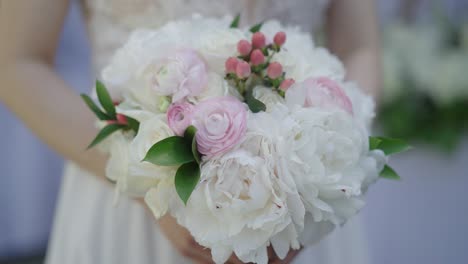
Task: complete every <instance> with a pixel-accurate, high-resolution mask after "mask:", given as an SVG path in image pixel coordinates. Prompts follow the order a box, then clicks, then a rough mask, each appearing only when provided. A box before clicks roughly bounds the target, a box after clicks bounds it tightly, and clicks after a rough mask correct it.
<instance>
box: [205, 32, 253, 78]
mask: <svg viewBox="0 0 468 264" xmlns="http://www.w3.org/2000/svg"><path fill="white" fill-rule="evenodd" d="M245 38H246V35H245V33H244V32H243V31H241V30H239V29H232V28H231V29H229V28H226V29H217V30H216V29H214V30H212V31H211V32H206V33H205V34H204V35H203V38H202V39H201V40H200V41H201V47H200V52H201V54H202V55H203V57H204V59H205V61H206V62H207V63H208V66H209V69H210V70H211V71H214V72H216V73H218V74H221V75H223V74H224V63H225V61H226V59H227V58H229V57H231V56H235V55H236V52H237V42H239V40H241V39H245Z"/></svg>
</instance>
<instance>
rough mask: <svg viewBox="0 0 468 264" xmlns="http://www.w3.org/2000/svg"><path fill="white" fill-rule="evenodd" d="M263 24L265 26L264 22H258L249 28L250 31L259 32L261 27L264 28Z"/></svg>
mask: <svg viewBox="0 0 468 264" xmlns="http://www.w3.org/2000/svg"><path fill="white" fill-rule="evenodd" d="M262 26H263V22H261V23H258V24H255V25H254V26H252V27H251V28H250V29H249V30H250V32H252V33H256V32H259V31H260V29H262Z"/></svg>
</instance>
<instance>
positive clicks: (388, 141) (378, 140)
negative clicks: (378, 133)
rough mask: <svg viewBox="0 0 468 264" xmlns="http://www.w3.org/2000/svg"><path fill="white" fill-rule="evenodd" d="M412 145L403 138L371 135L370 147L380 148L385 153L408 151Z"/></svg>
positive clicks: (371, 148)
mask: <svg viewBox="0 0 468 264" xmlns="http://www.w3.org/2000/svg"><path fill="white" fill-rule="evenodd" d="M410 148H411V147H410V146H409V145H408V144H407V143H406V142H405V141H403V140H401V139H396V138H385V137H369V149H370V150H373V149H380V150H382V151H383V152H384V153H385V155H392V154H396V153H400V152H404V151H407V150H408V149H410Z"/></svg>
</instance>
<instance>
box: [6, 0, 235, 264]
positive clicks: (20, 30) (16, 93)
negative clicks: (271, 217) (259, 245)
mask: <svg viewBox="0 0 468 264" xmlns="http://www.w3.org/2000/svg"><path fill="white" fill-rule="evenodd" d="M67 8H68V1H65V0H42V1H39V0H34V1H30V0H15V1H13V0H0V40H1V41H0V101H1V102H2V103H4V104H5V105H6V106H7V107H8V108H9V109H10V110H12V111H13V112H14V113H15V114H16V115H17V116H18V117H19V118H20V119H21V120H22V121H23V122H24V123H25V124H26V125H27V126H28V127H29V128H30V129H31V130H32V131H33V132H34V133H35V134H36V135H37V136H39V137H40V138H41V139H42V140H43V141H45V142H46V143H47V144H48V145H49V146H51V147H52V148H53V149H54V150H56V151H57V152H58V153H60V154H61V155H63V156H64V157H65V158H67V159H69V160H72V161H73V162H75V163H77V164H78V165H79V166H80V167H82V168H84V169H87V170H88V171H90V172H92V173H93V174H94V175H98V177H100V178H102V179H103V178H104V175H105V174H104V173H105V164H106V159H107V157H105V156H104V155H102V154H100V152H98V151H96V150H86V146H87V145H88V144H89V142H91V140H92V139H93V137H94V136H95V135H96V133H97V130H96V128H95V127H94V125H93V124H94V122H95V117H94V116H93V114H92V113H91V111H89V109H87V107H86V106H85V104H84V103H83V102H82V101H81V98H80V97H79V95H78V94H76V93H75V92H74V91H73V90H72V89H71V88H70V87H68V86H67V85H66V83H65V82H64V81H63V80H62V79H61V78H60V77H59V76H58V75H57V73H56V72H55V71H54V66H53V64H54V55H55V51H56V46H57V42H58V38H59V34H60V32H61V29H62V25H63V21H64V18H65V15H66V12H67ZM78 70H79V69H78ZM0 127H1V125H0ZM140 202H141V201H140ZM141 203H142V204H143V202H141ZM159 225H160V226H161V229H162V230H163V232H164V233H165V234H166V235H167V238H168V239H169V240H170V241H171V242H172V244H173V245H174V246H175V247H176V248H177V249H178V250H179V252H180V253H181V254H183V255H184V256H186V257H188V258H190V259H192V260H194V261H196V262H197V263H211V257H210V252H209V251H208V250H205V249H204V248H202V247H201V246H200V245H198V244H197V243H196V242H195V241H194V239H193V238H192V236H191V235H190V233H189V232H188V231H187V230H186V229H185V228H183V227H181V226H179V225H178V224H177V222H176V221H175V220H174V219H173V218H172V217H170V216H165V217H163V218H162V219H161V220H160V221H159ZM233 263H238V262H235V261H234V262H233Z"/></svg>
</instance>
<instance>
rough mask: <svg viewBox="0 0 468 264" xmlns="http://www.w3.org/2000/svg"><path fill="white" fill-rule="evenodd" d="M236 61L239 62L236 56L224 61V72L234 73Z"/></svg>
mask: <svg viewBox="0 0 468 264" xmlns="http://www.w3.org/2000/svg"><path fill="white" fill-rule="evenodd" d="M238 63H239V60H238V59H237V58H234V57H229V58H228V59H227V60H226V62H225V63H224V66H225V67H226V72H227V73H236V67H237V64H238Z"/></svg>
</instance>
